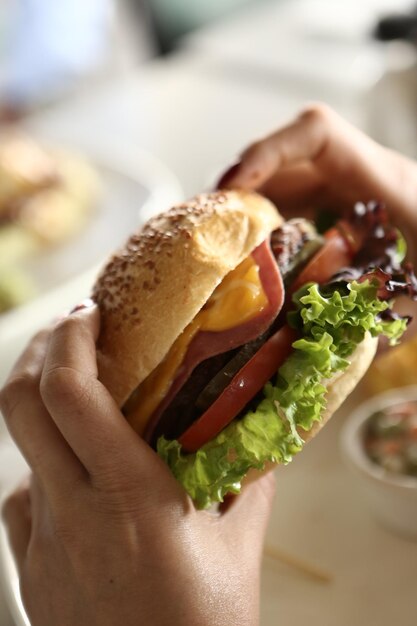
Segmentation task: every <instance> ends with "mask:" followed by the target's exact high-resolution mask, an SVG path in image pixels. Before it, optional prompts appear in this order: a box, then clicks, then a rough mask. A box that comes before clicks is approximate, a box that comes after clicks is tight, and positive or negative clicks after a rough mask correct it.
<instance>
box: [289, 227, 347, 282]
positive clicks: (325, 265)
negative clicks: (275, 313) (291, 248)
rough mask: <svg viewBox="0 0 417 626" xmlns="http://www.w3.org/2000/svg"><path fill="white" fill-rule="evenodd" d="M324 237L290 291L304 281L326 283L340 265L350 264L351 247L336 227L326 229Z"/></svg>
mask: <svg viewBox="0 0 417 626" xmlns="http://www.w3.org/2000/svg"><path fill="white" fill-rule="evenodd" d="M324 238H325V242H324V244H323V246H322V247H321V248H320V250H319V251H318V252H317V253H316V254H315V255H314V256H313V258H312V259H311V261H310V262H309V263H307V265H306V266H305V268H304V269H303V270H302V271H301V273H300V274H299V275H298V276H297V278H296V279H295V281H294V283H293V285H292V286H291V293H294V292H295V291H297V289H299V288H300V287H302V286H303V285H305V284H306V283H319V284H323V283H326V282H327V281H328V280H330V278H331V277H332V276H333V275H334V274H336V272H338V271H339V270H340V269H342V267H348V266H349V265H351V264H352V258H353V252H352V247H351V246H350V245H349V242H348V240H347V238H346V237H344V236H343V234H342V233H341V232H340V231H339V230H338V228H331V229H330V230H328V231H327V232H326V233H325V235H324Z"/></svg>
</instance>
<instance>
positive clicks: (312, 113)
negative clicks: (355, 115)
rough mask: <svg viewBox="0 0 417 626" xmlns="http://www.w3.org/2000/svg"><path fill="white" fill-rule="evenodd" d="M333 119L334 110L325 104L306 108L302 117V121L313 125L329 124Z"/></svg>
mask: <svg viewBox="0 0 417 626" xmlns="http://www.w3.org/2000/svg"><path fill="white" fill-rule="evenodd" d="M331 117H332V109H331V108H330V107H329V106H328V105H327V104H324V103H323V102H315V103H313V104H311V105H309V106H308V107H306V108H305V109H304V110H303V111H302V112H301V115H300V119H302V120H304V121H307V122H311V123H313V124H317V123H318V124H328V123H329V122H330V120H331Z"/></svg>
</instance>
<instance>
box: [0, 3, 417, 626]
mask: <svg viewBox="0 0 417 626" xmlns="http://www.w3.org/2000/svg"><path fill="white" fill-rule="evenodd" d="M416 45H417V4H416V2H415V1H414V0H349V2H346V1H342V0H210V2H207V1H203V0H88V2H87V1H86V0H59V2H57V1H56V0H1V3H0V385H1V383H2V382H3V381H4V379H5V377H6V375H7V372H8V371H9V369H10V367H11V365H12V363H13V361H14V360H15V358H16V356H17V355H18V353H19V352H20V350H21V349H22V347H23V345H24V344H25V343H26V341H27V340H28V338H29V337H30V335H31V334H32V333H33V332H34V331H35V330H36V329H37V328H39V327H41V326H42V325H44V324H46V323H48V322H49V321H50V320H51V319H52V318H53V317H54V316H56V315H58V314H59V313H60V312H61V311H63V310H64V309H67V308H70V307H72V306H73V305H74V304H75V303H76V302H77V301H79V300H81V299H82V298H84V297H86V296H87V295H88V293H89V288H90V285H91V283H92V281H93V280H94V276H95V275H96V273H97V271H98V268H99V267H100V265H101V263H102V261H103V259H104V258H105V257H106V255H107V254H108V253H109V252H110V251H111V250H113V249H114V248H115V247H117V246H118V245H119V244H121V243H122V242H123V240H124V239H125V237H126V235H127V234H128V233H130V232H131V231H132V230H133V229H134V228H136V227H138V226H139V225H140V224H141V223H143V221H144V220H145V219H146V218H147V217H149V215H151V214H152V213H155V212H157V211H159V210H162V209H165V208H167V207H168V206H169V205H170V204H172V203H174V202H177V201H178V200H180V199H182V198H184V197H187V196H190V195H191V194H193V193H196V192H199V191H201V190H205V189H208V188H210V187H211V186H212V185H213V183H214V181H215V180H216V178H217V177H218V175H219V173H220V172H221V171H222V169H223V168H224V167H225V166H227V165H228V164H229V163H230V162H232V161H233V160H234V159H235V157H236V155H237V154H238V153H239V151H240V150H241V149H242V148H243V147H245V145H246V144H247V143H248V142H250V141H253V140H254V139H255V138H258V137H260V136H262V135H264V134H266V133H268V132H270V131H271V130H273V129H275V128H277V127H278V126H279V125H281V124H284V123H286V122H287V121H288V120H290V119H291V118H292V117H293V116H294V115H296V114H297V113H298V111H299V110H300V109H301V108H302V107H304V106H305V105H306V104H308V103H309V102H311V101H316V100H320V101H324V102H327V103H328V104H329V105H330V106H332V107H333V108H334V109H336V110H337V111H338V112H339V113H340V114H341V115H343V116H344V117H346V118H347V119H348V120H350V121H351V122H352V123H353V124H355V125H357V126H358V127H360V128H361V129H362V130H364V131H365V132H366V133H368V134H370V135H371V136H372V137H374V138H375V139H376V140H377V141H379V142H380V143H383V144H384V145H387V146H390V147H392V148H395V149H397V150H399V151H400V152H402V153H404V154H407V155H409V156H411V157H417V48H416ZM410 384H417V344H416V343H415V342H414V343H410V344H408V345H407V346H403V347H399V348H397V349H395V350H393V351H392V352H390V353H387V354H386V355H385V356H383V357H381V358H380V359H379V360H378V361H377V362H376V363H375V365H374V366H373V367H372V368H371V371H370V373H369V375H368V376H367V377H366V379H365V381H364V382H363V384H362V386H361V388H360V389H359V390H358V392H357V394H356V395H355V396H354V397H353V398H352V401H351V404H350V405H349V407H348V409H345V414H346V412H347V411H348V410H351V409H353V408H354V407H355V405H356V404H357V403H358V402H359V401H360V400H362V399H364V398H368V397H370V396H371V395H374V394H376V393H379V392H381V391H385V390H387V389H389V388H393V387H401V386H407V385H410ZM342 421H343V420H342ZM332 429H333V430H332ZM326 431H327V432H326V433H325V434H323V436H322V437H320V438H319V442H318V443H317V444H316V443H315V442H314V444H312V445H311V447H310V446H309V449H308V450H307V451H306V453H305V455H302V460H301V461H300V463H298V464H294V468H295V469H294V468H293V467H291V468H289V469H288V470H286V471H287V476H286V481H287V482H286V483H285V482H284V485H283V491H282V498H283V500H284V502H285V503H286V506H284V507H283V508H284V509H286V511H287V514H286V515H285V514H284V515H283V514H282V507H281V509H280V510H278V507H277V510H276V515H275V514H274V519H273V523H272V526H271V533H270V541H271V542H272V543H274V542H275V544H276V543H278V544H279V543H281V544H285V545H287V546H289V549H290V551H293V552H294V553H295V554H297V553H298V554H299V555H300V554H301V556H302V557H303V558H304V557H305V559H306V560H307V566H306V567H305V568H304V570H303V567H301V566H300V568H298V570H297V563H298V560H297V559H291V558H289V559H287V560H286V559H285V558H284V559H281V561H280V562H279V563H278V564H277V563H275V564H272V565H271V562H268V561H267V562H266V565H265V571H264V583H263V592H262V593H263V604H262V606H263V608H262V626H269V625H270V624H271V625H272V624H276V623H277V616H278V615H279V614H280V612H282V610H284V612H285V607H287V608H288V607H291V610H292V612H293V613H292V614H293V617H294V620H293V621H292V622H291V623H292V624H294V625H295V626H296V625H298V624H301V623H305V622H306V619H308V620H309V623H311V624H312V625H313V626H314V624H315V623H317V624H319V623H320V624H321V623H323V622H324V623H337V624H338V625H341V626H343V625H345V624H346V626H347V625H348V624H349V626H350V625H351V624H352V623H355V624H357V625H358V626H361V625H365V624H366V625H367V624H369V623H379V624H380V625H383V626H384V625H385V624H386V625H388V624H391V623H396V624H401V625H402V626H412V625H413V624H415V617H416V615H417V604H416V600H415V598H414V599H413V598H411V595H410V588H409V585H408V586H407V584H408V581H410V580H413V579H414V580H415V576H416V575H417V554H416V552H415V544H414V545H413V549H412V550H410V549H409V544H402V543H401V542H400V540H398V539H397V538H396V537H390V536H389V535H388V536H386V535H385V534H384V532H383V531H379V530H374V527H373V526H372V521H371V520H368V517H367V516H366V513H365V512H363V514H359V513H357V507H358V506H359V505H358V502H359V501H357V499H356V498H357V496H356V492H355V490H354V487H353V484H352V485H351V483H350V479H349V478H348V477H347V475H345V473H344V470H343V466H342V463H341V462H340V459H339V454H338V452H337V444H335V440H336V439H337V437H338V426H337V425H335V426H331V427H330V428H329V429H326ZM2 438H3V440H4V441H6V434H5V432H4V429H3V427H2V426H1V424H0V443H1V441H2ZM335 438H336V439H335ZM14 454H15V453H14V452H9V456H7V459H8V460H7V463H6V462H5V461H4V462H3V465H2V457H1V450H0V488H1V484H2V478H1V476H2V467H3V466H4V467H5V466H6V465H7V466H8V467H9V474H8V475H9V476H10V474H11V473H13V472H14V470H13V471H12V470H11V469H10V468H13V467H14V465H13V462H14V461H13V462H11V461H10V459H11V458H12V457H13V459H14V456H13V455H14ZM306 469H307V470H308V472H307V475H308V476H309V477H310V478H309V480H310V481H311V484H310V483H309V490H308V495H307V496H306V497H304V498H302V497H298V496H297V497H294V493H295V491H294V490H295V488H297V490H298V489H299V488H300V489H301V488H302V487H301V486H302V485H303V484H304V482H303V481H305V476H306V473H305V472H306ZM315 477H317V478H320V481H317V484H316V483H315V482H314V478H315ZM5 480H6V479H4V472H3V482H5ZM337 481H339V482H337ZM340 481H342V483H341V482H340ZM313 482H314V486H313ZM341 484H343V489H341V487H340V485H341ZM341 492H343V497H342V494H341ZM297 493H298V491H297ZM335 494H336V495H335ZM304 496H305V494H304ZM333 500H334V501H335V502H336V506H334V507H332V509H331V514H330V519H329V518H328V517H327V518H326V517H324V515H323V511H322V509H326V511H327V512H328V509H329V501H333ZM294 519H297V520H301V522H300V524H301V525H300V526H298V525H297V524H294ZM305 520H308V524H307V525H308V528H309V530H308V531H306V530H305V527H306V523H305ZM336 529H337V530H336ZM348 533H352V536H353V537H354V546H353V548H352V550H349V549H348V547H347V546H348V544H347V543H346V542H345V541H344V540H342V541H341V542H340V541H339V540H338V535H339V536H340V535H342V534H343V536H347V534H348ZM379 533H380V534H379ZM332 537H333V539H332ZM340 543H346V546H341V545H340ZM381 550H384V551H385V552H384V559H385V560H384V563H386V564H387V567H386V569H384V571H383V572H382V571H381V570H380V569H378V570H377V568H376V566H375V565H374V564H375V563H377V562H378V559H380V558H381ZM413 550H414V552H413ZM323 555H324V556H323ZM364 555H365V556H364ZM301 560H302V559H301ZM285 561H286V563H285ZM393 561H395V562H396V564H397V566H398V568H399V570H398V571H400V579H398V576H396V575H394V572H391V573H390V571H389V567H388V565H389V562H393ZM309 562H315V563H319V564H320V563H324V565H323V567H324V569H325V570H326V568H327V569H328V570H329V572H330V574H329V576H327V574H326V575H324V576H322V577H320V572H321V570H320V568H319V570H315V569H314V567H313V568H310V569H309V566H308V563H309ZM291 564H292V565H291ZM361 567H362V568H365V569H363V574H362V575H361V576H360V580H362V581H365V580H366V581H367V583H366V584H367V585H368V593H369V596H367V597H363V596H360V594H359V595H358V593H357V588H358V571H359V569H360V568H361ZM300 571H301V573H300ZM309 571H310V575H309V573H308V572H309ZM315 571H316V574H317V572H318V574H317V576H316V577H315V576H314V572H315ZM326 571H327V570H326ZM280 574H281V575H282V576H283V577H284V579H285V582H284V583H283V579H282V577H281V578H280ZM330 580H331V581H333V587H332V589H331V590H330V589H329V587H328V586H326V584H327V583H328V582H329V581H330ZM323 581H327V583H326V584H324V583H323ZM369 581H372V583H370V582H369ZM364 584H365V583H364ZM279 585H281V586H282V589H283V590H284V591H283V592H282V593H281V594H279V593H278V592H277V586H279ZM6 586H7V585H6ZM388 589H390V590H391V596H394V600H393V602H391V603H390V604H387V603H384V602H382V604H381V598H382V597H383V595H384V592H385V591H387V590H388ZM393 590H395V593H393ZM300 593H301V595H302V596H303V597H304V598H305V604H303V605H299V603H297V601H296V600H295V599H296V598H297V597H299V596H300ZM381 594H382V595H381ZM359 596H360V597H359ZM352 598H355V601H354V602H353V601H352ZM295 605H297V608H294V607H295ZM1 606H2V602H1V597H0V607H1ZM283 607H284V609H283ZM370 607H372V608H373V611H374V613H372V611H370ZM4 610H6V609H4ZM375 611H376V613H375ZM1 617H2V616H1V609H0V618H1ZM10 619H11V618H10V616H9V615H7V617H6V616H5V617H4V619H3V620H2V619H0V623H1V624H2V626H3V625H6V626H9V623H10V624H11V621H10V622H6V620H10Z"/></svg>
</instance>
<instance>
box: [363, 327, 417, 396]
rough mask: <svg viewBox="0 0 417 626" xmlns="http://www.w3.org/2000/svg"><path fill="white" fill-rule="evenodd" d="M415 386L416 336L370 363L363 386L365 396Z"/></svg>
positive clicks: (416, 382)
mask: <svg viewBox="0 0 417 626" xmlns="http://www.w3.org/2000/svg"><path fill="white" fill-rule="evenodd" d="M415 384H417V336H414V337H413V338H411V339H410V340H408V341H406V342H404V343H402V344H400V345H399V346H397V347H396V348H390V349H389V350H388V351H387V352H385V353H384V354H382V355H381V356H379V357H378V358H377V359H375V361H374V362H373V363H372V365H371V367H370V368H369V370H368V373H367V374H366V377H365V379H364V381H363V385H364V387H365V389H366V392H367V395H370V396H372V395H375V394H379V393H382V392H384V391H386V390H388V389H396V388H398V387H407V386H409V385H415Z"/></svg>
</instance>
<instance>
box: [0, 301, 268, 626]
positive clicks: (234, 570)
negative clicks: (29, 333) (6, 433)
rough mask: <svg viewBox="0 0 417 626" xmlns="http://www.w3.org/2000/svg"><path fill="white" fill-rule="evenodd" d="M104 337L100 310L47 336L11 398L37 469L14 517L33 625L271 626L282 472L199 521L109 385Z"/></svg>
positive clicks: (6, 399)
mask: <svg viewBox="0 0 417 626" xmlns="http://www.w3.org/2000/svg"><path fill="white" fill-rule="evenodd" d="M98 330H99V314H98V311H97V309H96V307H91V308H88V309H87V310H80V311H77V312H76V313H74V314H72V315H70V316H68V317H67V318H65V319H64V320H62V321H60V322H59V323H58V324H57V325H55V327H54V328H52V329H49V330H45V331H43V332H41V333H39V334H38V335H37V336H36V337H35V338H34V339H33V340H32V342H31V343H30V344H29V346H28V348H27V349H26V351H25V352H24V354H23V355H22V356H21V358H20V360H19V361H18V363H17V364H16V366H15V368H14V369H13V371H12V373H11V375H10V377H9V380H8V382H7V384H6V386H5V388H4V389H3V391H2V392H1V394H0V406H1V409H2V411H3V413H4V416H5V418H6V422H7V425H8V427H9V430H10V432H11V434H12V435H13V437H14V439H15V441H16V442H17V444H18V446H19V447H20V449H21V451H22V452H23V454H24V456H25V458H26V460H27V461H28V463H29V465H30V466H31V469H32V471H33V475H32V477H31V480H30V483H28V484H26V485H23V486H21V487H20V488H19V489H18V490H17V491H16V492H15V493H14V494H13V495H12V496H11V497H10V498H9V499H8V500H7V501H6V504H5V507H4V518H5V521H6V525H7V528H8V532H9V537H10V543H11V546H12V549H13V552H14V555H15V557H16V561H17V566H18V570H19V574H20V584H21V592H22V597H23V602H24V605H25V607H26V610H27V613H28V616H29V618H30V621H31V624H32V626H57V624H59V626H74V624H77V626H95V625H96V626H107V625H108V626H119V624H123V625H124V626H137V624H139V623H141V624H152V625H154V626H168V625H169V626H172V625H173V624H181V626H197V625H198V626H205V625H207V626H214V625H217V626H222V625H224V626H230V624H239V625H240V626H244V625H252V626H253V625H254V624H257V623H258V609H259V607H258V603H259V573H260V560H261V553H262V544H263V538H264V533H265V529H266V525H267V522H268V517H269V513H270V509H271V502H272V497H273V477H272V475H271V474H269V475H266V476H264V477H263V478H262V479H261V480H259V481H257V482H256V483H253V484H250V485H248V486H247V487H246V488H245V489H244V491H243V493H242V495H240V496H239V497H237V498H234V499H232V500H231V501H230V502H229V504H228V506H225V507H223V510H222V511H221V512H220V513H219V514H218V515H213V514H210V513H208V512H204V511H196V510H195V508H194V506H193V504H192V502H191V500H190V499H189V497H188V496H187V495H186V493H185V492H184V491H183V489H182V487H181V486H180V485H179V484H178V483H177V482H176V480H175V479H174V478H173V476H172V475H171V474H170V472H169V470H168V468H167V467H166V466H165V464H164V463H163V462H162V460H161V459H160V458H159V457H158V456H157V454H156V453H155V452H154V451H153V450H152V449H151V448H150V447H149V446H148V445H147V444H146V443H145V442H144V441H142V440H141V439H140V438H139V437H138V436H137V435H136V434H135V433H134V432H133V430H132V429H131V427H130V426H129V424H128V423H127V422H126V420H125V419H124V417H123V415H122V413H121V412H120V410H119V409H118V407H117V406H116V404H115V403H114V401H113V400H112V398H111V397H110V395H109V393H108V392H107V390H106V389H105V388H104V387H103V386H102V384H101V383H100V382H99V381H98V380H97V367H96V352H95V340H96V338H97V336H98ZM138 349H140V347H138Z"/></svg>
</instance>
